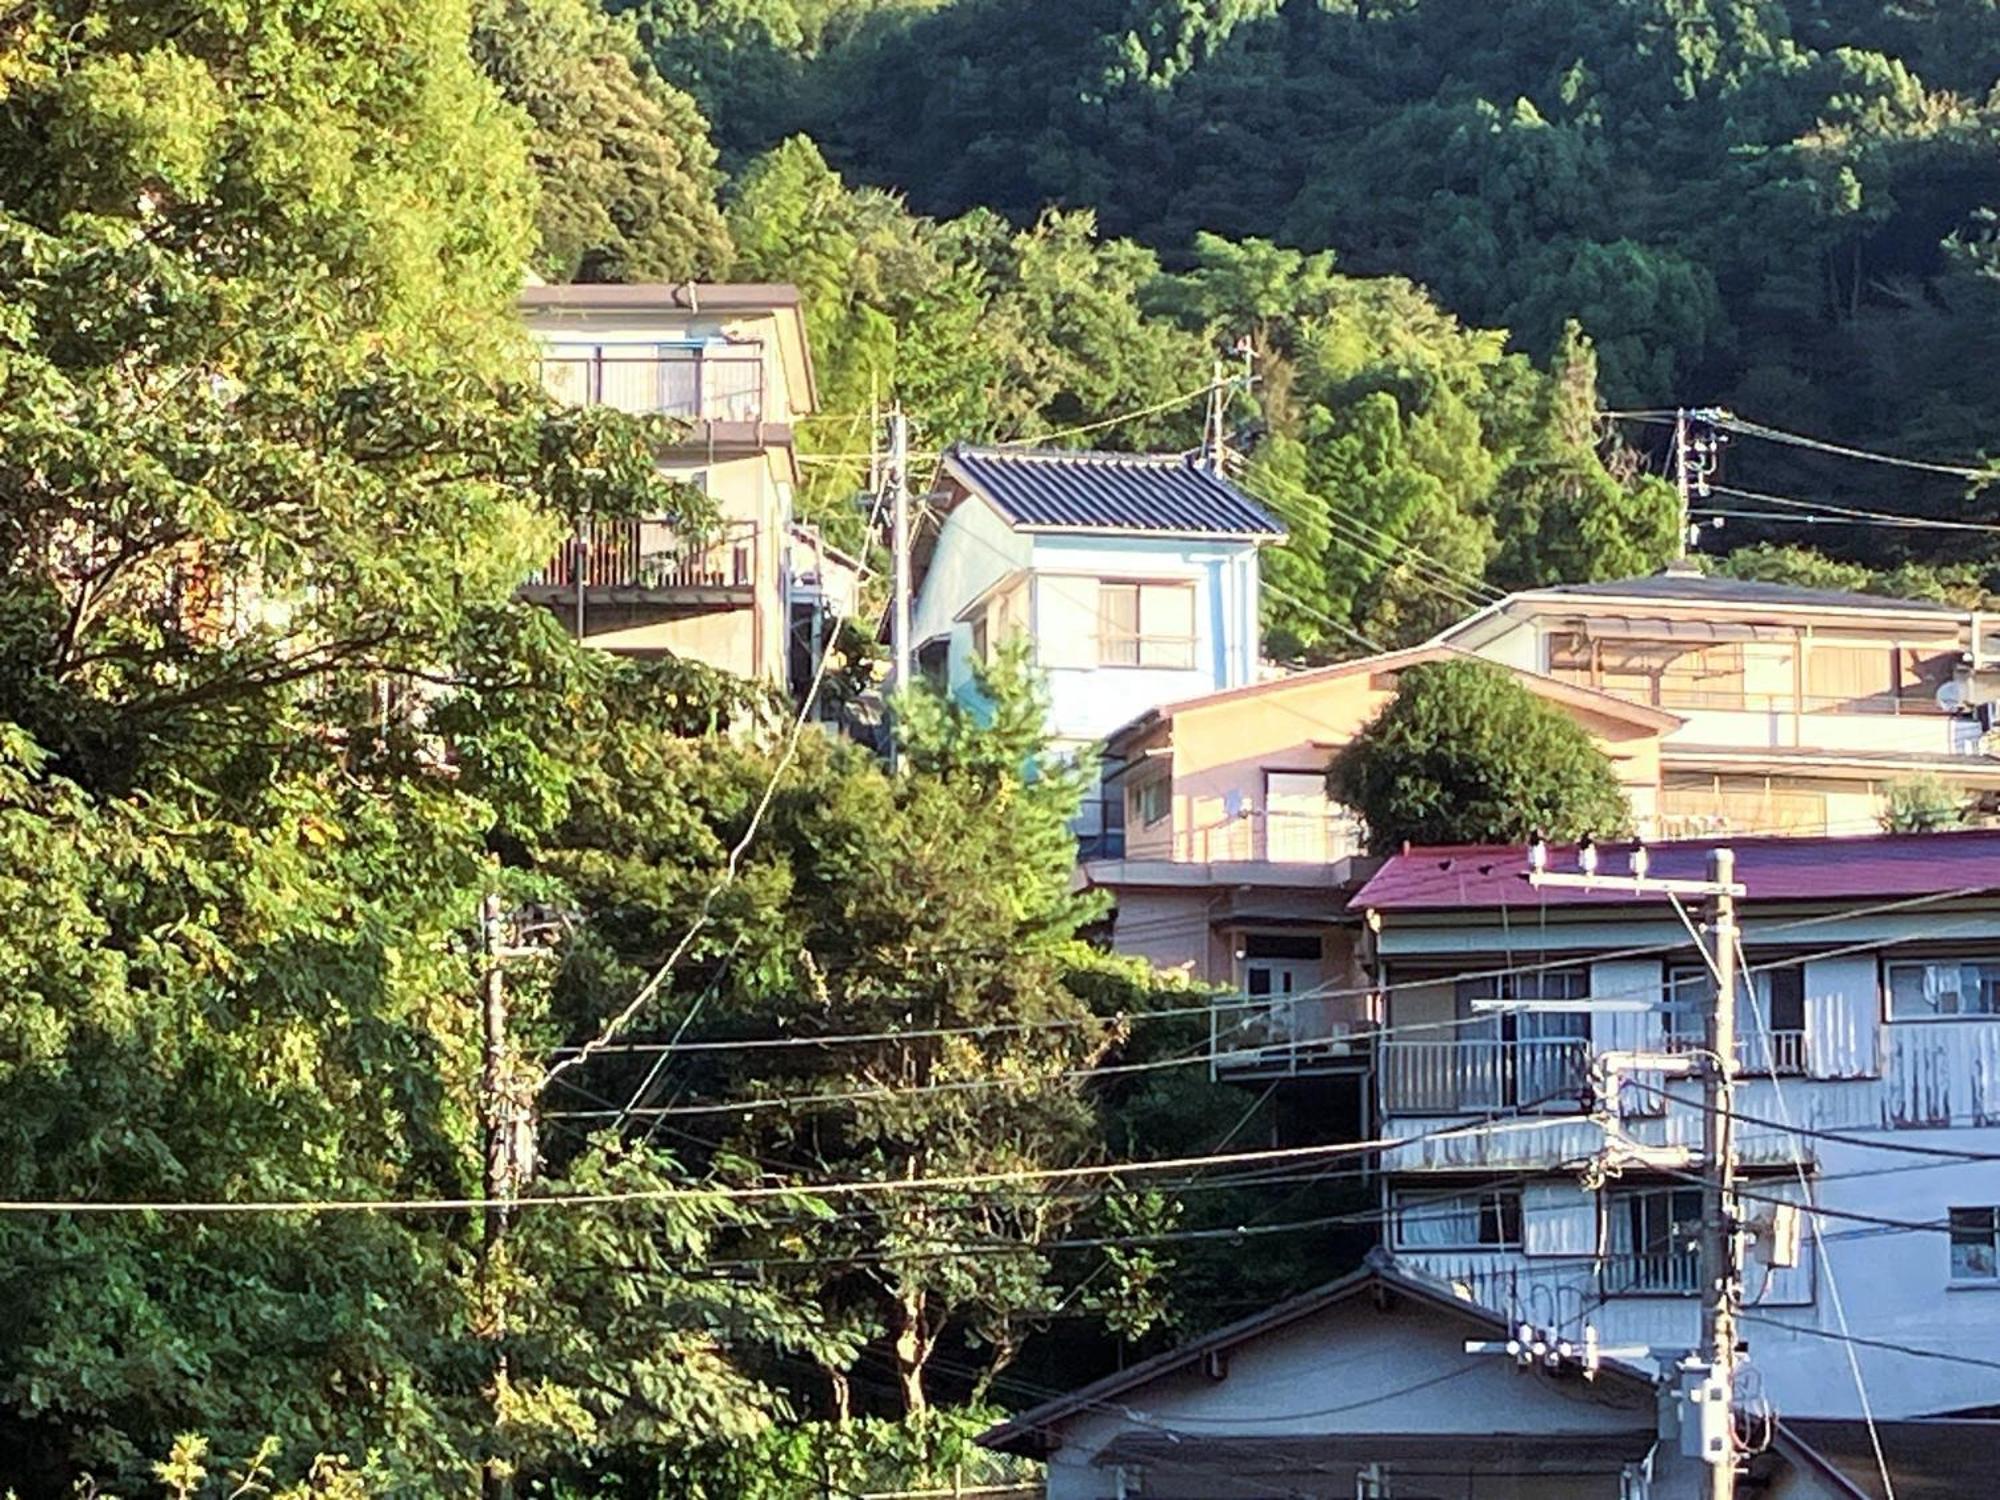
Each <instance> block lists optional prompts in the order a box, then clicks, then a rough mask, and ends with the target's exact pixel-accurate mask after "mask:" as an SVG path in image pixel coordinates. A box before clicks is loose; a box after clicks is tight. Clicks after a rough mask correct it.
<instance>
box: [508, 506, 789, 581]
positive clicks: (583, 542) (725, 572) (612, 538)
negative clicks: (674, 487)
mask: <svg viewBox="0 0 2000 1500" xmlns="http://www.w3.org/2000/svg"><path fill="white" fill-rule="evenodd" d="M756 541H757V528H756V525H755V523H753V522H749V521H738V522H731V523H730V524H729V525H727V526H725V527H724V528H723V529H722V530H721V531H720V532H719V533H717V534H714V535H711V536H704V537H688V536H686V535H684V534H682V533H681V532H679V531H677V530H676V529H675V528H674V526H673V524H672V523H671V522H667V521H649V520H597V521H592V522H590V523H589V525H588V527H587V528H586V529H585V530H584V532H583V534H582V535H580V536H573V537H571V538H569V539H568V540H567V541H565V542H564V543H563V544H562V546H561V547H559V548H558V549H557V551H556V555H555V556H554V557H553V558H551V559H550V560H549V563H548V566H547V567H545V568H542V569H541V570H540V571H539V572H537V573H535V574H534V575H533V576H531V577H530V578H529V579H528V586H529V587H530V588H543V589H574V588H576V587H577V585H578V584H579V583H580V584H581V585H582V586H583V587H584V588H585V589H602V590H607V591H609V590H625V591H637V592H641V593H676V592H717V591H737V590H743V591H747V590H749V589H751V588H753V587H754V586H755V584H756Z"/></svg>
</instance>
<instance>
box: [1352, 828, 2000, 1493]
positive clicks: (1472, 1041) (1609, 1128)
mask: <svg viewBox="0 0 2000 1500" xmlns="http://www.w3.org/2000/svg"><path fill="white" fill-rule="evenodd" d="M1714 846H1715V844H1714V841H1699V842H1692V843H1677V844H1663V845H1655V846H1653V847H1652V849H1651V850H1650V866H1651V872H1652V873H1653V874H1654V875H1656V876H1661V877H1666V878H1701V877H1702V876H1703V875H1704V874H1705V872H1706V864H1707V857H1708V853H1709V851H1710V849H1711V848H1713V847H1714ZM1730 847H1732V848H1733V849H1734V850H1735V855H1736V867H1735V868H1736V879H1737V880H1738V881H1739V882H1740V883H1741V884H1742V885H1743V886H1744V887H1745V888H1746V890H1747V896H1746V897H1745V898H1744V899H1743V900H1742V901H1741V902H1740V903H1739V907H1738V919H1739V921H1740V923H1741V933H1742V945H1743V953H1744V955H1745V960H1744V961H1745V965H1746V970H1745V973H1746V979H1745V982H1744V985H1743V989H1742V992H1741V994H1740V995H1739V996H1738V999H1737V1007H1736V1009H1737V1022H1736V1024H1737V1029H1738V1035H1739V1037H1740V1048H1739V1056H1738V1058H1737V1060H1736V1061H1737V1067H1738V1070H1739V1076H1738V1082H1737V1084H1736V1089H1735V1103H1734V1106H1733V1108H1734V1112H1735V1114H1736V1123H1735V1127H1734V1133H1735V1142H1736V1148H1737V1152H1738V1154H1739V1157H1740V1159H1741V1160H1742V1162H1743V1164H1744V1165H1743V1173H1744V1179H1743V1183H1742V1187H1741V1196H1742V1202H1743V1204H1744V1206H1745V1212H1744V1214H1743V1216H1742V1217H1743V1218H1744V1219H1745V1220H1746V1221H1747V1222H1746V1225H1745V1228H1746V1231H1747V1233H1748V1235H1749V1246H1750V1248H1749V1252H1748V1266H1749V1273H1748V1276H1747V1278H1746V1281H1745V1285H1744V1298H1745V1302H1746V1311H1745V1314H1744V1319H1743V1325H1742V1330H1743V1338H1744V1340H1745V1341H1746V1343H1747V1345H1748V1360H1749V1368H1750V1370H1751V1371H1753V1372H1754V1374H1753V1375H1752V1376H1751V1377H1750V1378H1751V1380H1752V1381H1753V1382H1754V1388H1755V1389H1756V1390H1758V1391H1760V1392H1761V1393H1762V1394H1763V1395H1764V1396H1765V1397H1767V1398H1768V1399H1769V1401H1770V1402H1771V1404H1772V1405H1773V1406H1774V1407H1775V1409H1776V1411H1777V1413H1778V1414H1779V1416H1780V1417H1782V1418H1785V1419H1788V1420H1789V1419H1793V1418H1799V1419H1804V1418H1817V1419H1825V1420H1828V1421H1833V1422H1840V1421H1852V1420H1854V1419H1857V1418H1859V1417H1861V1416H1862V1415H1863V1410H1862V1403H1861V1397H1860V1394H1859V1391H1860V1389H1862V1388H1864V1387H1865V1389H1866V1391H1867V1392H1868V1397H1869V1400H1870V1401H1871V1402H1872V1406H1873V1411H1874V1415H1875V1416H1876V1417H1878V1418H1895V1419H1899V1420H1905V1421H1922V1422H1928V1423H1933V1424H1936V1423H1940V1422H1945V1421H1948V1420H1951V1419H1953V1418H1954V1416H1956V1417H1963V1416H1964V1415H1965V1414H1967V1413H1974V1414H1977V1413H1991V1412H1993V1411H1995V1410H2000V1362H1996V1361H1995V1360H1994V1359H1993V1352H1994V1350H1995V1349H2000V1295H1996V1294H2000V1166H1996V1163H2000V832H1992V831H1968V832H1958V833H1936V834H1924V835H1877V836H1874V837H1862V838H1844V839H1827V838H1764V839H1741V840H1732V841H1730ZM1626 858H1627V851H1626V850H1623V849H1618V848H1606V849H1603V850H1602V851H1601V862H1602V863H1601V867H1602V868H1603V869H1605V870H1607V871H1608V870H1623V869H1624V868H1625V867H1626V866H1625V861H1626ZM1549 864H1550V867H1551V868H1555V869H1563V868H1574V867H1575V864H1574V854H1573V852H1568V851H1560V850H1552V851H1550V855H1549ZM1526 872H1527V855H1526V851H1524V850H1522V849H1518V848H1478V847H1472V848H1436V849H1413V850H1410V851H1408V852H1407V853H1403V854H1399V855H1396V856H1394V857H1392V858H1390V859H1389V860H1388V861H1387V862H1386V863H1385V864H1384V865H1383V866H1382V868H1381V869H1380V870H1379V871H1377V872H1376V874H1375V875H1374V876H1373V877H1372V878H1371V879H1370V880H1369V881H1368V883H1367V884H1366V885H1365V886H1363V887H1362V889H1361V891H1360V892H1359V893H1358V894H1357V895H1356V896H1355V897H1354V898H1353V901H1352V903H1351V909H1352V910H1353V911H1354V912H1355V913H1357V914H1358V915H1359V916H1360V917H1361V919H1362V927H1363V930H1364V931H1365V932H1366V933H1367V935H1368V951H1367V961H1368V966H1369V968H1370V970H1371V971H1372V973H1373V974H1374V977H1375V981H1376V987H1377V989H1378V991H1379V993H1380V994H1381V996H1382V1003H1383V1010H1382V1020H1383V1022H1384V1024H1385V1028H1386V1030H1385V1033H1384V1035H1383V1039H1382V1040H1381V1041H1380V1042H1379V1043H1378V1045H1377V1046H1376V1048H1375V1052H1374V1059H1373V1068H1374V1071H1373V1078H1372V1082H1373V1093H1374V1097H1375V1099H1376V1101H1377V1110H1378V1116H1379V1117H1378V1119H1377V1121H1376V1130H1375V1132H1374V1133H1375V1134H1376V1135H1378V1136H1379V1137H1381V1138H1384V1139H1388V1140H1396V1141H1407V1142H1408V1144H1407V1145H1401V1146H1393V1147H1388V1148H1385V1149H1384V1150H1383V1152H1382V1153H1381V1156H1380V1158H1379V1165H1380V1172H1381V1179H1382V1191H1383V1209H1384V1212H1385V1214H1386V1216H1387V1239H1388V1244H1389V1247H1390V1248H1391V1250H1392V1251H1393V1252H1394V1253H1395V1255H1396V1256H1397V1257H1398V1258H1399V1260H1400V1261H1402V1262H1403V1263H1404V1264H1406V1265H1409V1266H1412V1267H1414V1268H1416V1269H1418V1270H1421V1271H1423V1272H1425V1273H1426V1274H1428V1275H1432V1276H1436V1277H1440V1278H1443V1279H1445V1280H1447V1281H1450V1282H1451V1283H1453V1284H1455V1285H1458V1286H1461V1287H1463V1288H1465V1289H1466V1290H1467V1291H1468V1292H1469V1294H1470V1295H1471V1296H1472V1297H1473V1298H1474V1299H1475V1300H1477V1301H1478V1302H1479V1303H1481V1304H1482V1305H1484V1306H1486V1307H1490V1308H1492V1309H1494V1310H1495V1311H1497V1312H1498V1313H1499V1314H1501V1315H1502V1316H1503V1317H1506V1318H1509V1319H1512V1318H1514V1317H1517V1316H1518V1317H1524V1318H1530V1319H1533V1320H1534V1321H1536V1322H1538V1323H1550V1322H1554V1323H1556V1324H1558V1325H1560V1326H1561V1327H1562V1329H1563V1330H1564V1331H1565V1332H1578V1333H1580V1331H1581V1327H1582V1325H1583V1323H1584V1322H1585V1321H1589V1322H1591V1323H1592V1324H1593V1325H1594V1326H1595V1328H1596V1329H1597V1331H1598V1332H1599V1333H1600V1334H1601V1335H1602V1337H1603V1339H1604V1340H1605V1341H1606V1342H1607V1343H1608V1344H1613V1345H1620V1344H1637V1345H1649V1346H1652V1347H1654V1348H1658V1349H1667V1350H1674V1349H1687V1348H1691V1347H1693V1346H1694V1344H1695V1342H1696V1337H1697V1328H1698V1323H1699V1310H1698V1296H1697V1293H1698V1291H1699V1289H1700V1287H1699V1278H1698V1276H1697V1272H1696V1256H1695V1253H1694V1251H1693V1249H1692V1248H1691V1246H1692V1241H1693V1239H1694V1236H1695V1227H1696V1225H1697V1224H1698V1223H1699V1219H1700V1201H1699V1200H1700V1193H1699V1190H1698V1189H1697V1188H1696V1187H1695V1186H1694V1184H1693V1182H1692V1181H1691V1180H1690V1177H1689V1175H1688V1172H1687V1167H1688V1163H1689V1160H1690V1159H1691V1158H1690V1153H1692V1152H1693V1151H1695V1150H1697V1149H1699V1147H1700V1145H1701V1140H1702V1127H1703V1123H1704V1119H1703V1114H1702V1108H1701V1094H1700V1084H1699V1081H1698V1080H1695V1079H1687V1078H1672V1079H1670V1078H1663V1077H1662V1076H1661V1075H1659V1074H1657V1073H1655V1074H1651V1075H1646V1074H1640V1075H1637V1076H1636V1077H1633V1078H1632V1079H1631V1080H1630V1081H1627V1082H1624V1083H1623V1084H1622V1085H1621V1086H1620V1087H1619V1088H1618V1089H1617V1090H1616V1091H1615V1093H1613V1094H1611V1095H1609V1096H1608V1097H1607V1095H1606V1094H1605V1093H1604V1092H1602V1090H1601V1087H1600V1084H1601V1078H1600V1076H1599V1074H1598V1073H1597V1071H1596V1070H1595V1069H1594V1067H1593V1063H1594V1061H1595V1060H1596V1059H1598V1058H1599V1057H1601V1056H1602V1055H1603V1054H1604V1053H1606V1052H1608V1051H1621V1052H1623V1051H1633V1050H1637V1051H1641V1052H1648V1053H1660V1052H1667V1053H1672V1052H1678V1051H1688V1050H1698V1049H1699V1048H1700V1047H1701V1046H1702V1040H1703V1025H1704V1022H1703V1012H1704V1010H1705V1008H1706V1006H1707V1004H1708V997H1709V996H1710V995H1711V994H1712V990H1711V989H1710V985H1711V983H1712V981H1711V979H1710V976H1709V972H1708V970H1707V969H1706V967H1705V966H1704V965H1703V962H1702V959H1701V956H1700V953H1699V950H1698V949H1697V948H1696V946H1695V944H1694V939H1693V937H1692V936H1691V934H1690V931H1689V929H1688V928H1687V927H1685V926H1684V925H1683V924H1682V922H1681V921H1680V919H1679V918H1678V917H1677V916H1676V914H1675V912H1674V910H1673V909H1672V908H1671V906H1670V905H1669V904H1668V903H1666V902H1665V901H1663V900H1661V899H1659V898H1657V897H1654V898H1639V897H1635V896H1631V895H1621V894H1616V893H1613V892H1610V891H1605V890H1586V889H1567V888H1547V887H1541V888H1537V887H1531V886H1530V885H1529V884H1528V882H1527V880H1526V878H1525V876H1526ZM1483 1122H1492V1123H1495V1124H1496V1126H1497V1128H1494V1129H1491V1130H1474V1131H1472V1132H1471V1133H1466V1134H1459V1135H1451V1134H1449V1132H1451V1131H1452V1130H1453V1128H1454V1127H1457V1126H1461V1125H1464V1126H1478V1125H1480V1124H1481V1123H1483ZM1440 1132H1446V1133H1447V1134H1446V1135H1444V1136H1443V1137H1440V1134H1439V1133H1440ZM1614 1144H1615V1145H1616V1147H1617V1150H1616V1151H1615V1152H1614V1153H1613V1155H1612V1156H1611V1157H1609V1158H1604V1159H1603V1160H1604V1161H1606V1162H1608V1163H1609V1165H1608V1166H1606V1167H1604V1169H1603V1170H1600V1171H1598V1172H1596V1173H1595V1174H1594V1178H1593V1179H1592V1180H1595V1179H1601V1182H1600V1183H1599V1185H1597V1186H1594V1187H1593V1186H1592V1185H1591V1181H1590V1180H1586V1175H1585V1168H1586V1166H1587V1165H1588V1164H1590V1163H1592V1162H1593V1160H1594V1159H1597V1158H1598V1157H1599V1153H1600V1152H1602V1151H1603V1150H1604V1149H1605V1148H1606V1147H1607V1145H1614ZM1676 1163H1679V1165H1678V1166H1677V1165H1676ZM1801 1222H1803V1225H1804V1233H1803V1234H1800V1233H1797V1232H1796V1229H1797V1226H1799V1225H1800V1224H1801ZM1815 1231H1816V1232H1815ZM1850 1355H1852V1356H1854V1357H1855V1358H1856V1359H1858V1361H1859V1365H1860V1370H1861V1380H1860V1382H1859V1383H1857V1381H1856V1379H1855V1377H1854V1375H1853V1373H1852V1372H1851V1370H1850V1368H1849V1356H1850ZM1988 1425H1989V1426H1991V1425H1992V1424H1988ZM1996 1430H2000V1429H1996ZM1940 1493H1943V1492H1942V1491H1940ZM1952 1493H1963V1492H1962V1491H1952Z"/></svg>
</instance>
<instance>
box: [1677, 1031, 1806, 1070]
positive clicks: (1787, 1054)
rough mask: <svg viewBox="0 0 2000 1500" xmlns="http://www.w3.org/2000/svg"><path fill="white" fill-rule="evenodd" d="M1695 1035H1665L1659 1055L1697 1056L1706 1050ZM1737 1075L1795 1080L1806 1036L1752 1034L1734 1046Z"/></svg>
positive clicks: (1802, 1062) (1796, 1033) (1795, 1033)
mask: <svg viewBox="0 0 2000 1500" xmlns="http://www.w3.org/2000/svg"><path fill="white" fill-rule="evenodd" d="M1706 1045H1707V1044H1706V1042H1705V1040H1704V1039H1703V1037H1702V1035H1701V1033H1699V1032H1669V1033H1668V1034H1667V1035H1666V1037H1665V1038H1664V1039H1663V1040H1662V1042H1661V1045H1660V1050H1661V1051H1663V1052H1675V1053H1685V1052H1699V1051H1701V1050H1702V1049H1703V1047H1704V1046H1706ZM1736 1067H1737V1070H1738V1071H1739V1072H1743V1073H1754V1074H1757V1075H1759V1076H1760V1077H1766V1078H1768V1077H1771V1076H1773V1075H1776V1076H1778V1077H1780V1078H1799V1077H1803V1076H1804V1075H1805V1071H1806V1034H1805V1033H1804V1032H1803V1031H1797V1030H1789V1031H1772V1032H1769V1033H1766V1032H1764V1031H1761V1030H1759V1031H1755V1032H1752V1033H1751V1034H1750V1035H1749V1036H1744V1037H1740V1038H1739V1039H1738V1040H1737V1043H1736Z"/></svg>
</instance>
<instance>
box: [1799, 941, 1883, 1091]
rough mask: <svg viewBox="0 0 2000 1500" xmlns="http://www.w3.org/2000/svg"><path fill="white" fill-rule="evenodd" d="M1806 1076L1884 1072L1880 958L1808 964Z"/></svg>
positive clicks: (1865, 956)
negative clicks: (1878, 967) (1878, 966)
mask: <svg viewBox="0 0 2000 1500" xmlns="http://www.w3.org/2000/svg"><path fill="white" fill-rule="evenodd" d="M1805 990H1806V1072H1807V1074H1808V1075H1809V1076H1810V1077H1813V1078H1873V1077H1875V1076H1876V1075H1877V1074H1878V1073H1879V1072H1881V1068H1882V1060H1881V1056H1880V1046H1879V1037H1880V1032H1881V1024H1880V1017H1881V1013H1882V999H1881V991H1880V988H1879V982H1878V980H1877V978H1876V969H1875V956H1874V955H1873V954H1869V953H1861V954H1853V955H1850V956H1848V957H1844V958H1823V959H1818V960H1815V961H1813V962H1810V963H1808V964H1807V965H1806V981H1805Z"/></svg>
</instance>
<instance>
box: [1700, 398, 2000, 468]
mask: <svg viewBox="0 0 2000 1500" xmlns="http://www.w3.org/2000/svg"><path fill="white" fill-rule="evenodd" d="M1708 421H1709V423H1710V425H1712V426H1715V427H1719V428H1721V429H1723V430H1724V431H1726V432H1734V433H1738V434H1740V435H1741V436H1743V437H1750V438H1760V439H1762V440H1763V441H1765V442H1767V443H1781V444H1784V445H1786V446H1788V447H1793V448H1807V449H1811V450H1812V451H1814V452H1817V453H1827V454H1832V455H1833V456H1834V457H1837V458H1852V459H1859V460H1860V461H1862V462H1864V463H1873V464H1890V465H1893V466H1895V467H1897V468H1902V469H1916V470H1919V471H1921V472H1924V473H1928V474H1943V475H1947V476H1949V477H1950V478H1953V479H1970V480H1974V481H1976V482H1978V483H1981V484H1985V483H1988V482H1990V481H1991V480H1993V479H1994V478H1996V477H2000V476H1996V474H1995V472H1994V470H1992V469H1990V468H1975V467H1973V466H1972V465H1969V464H1944V463H1932V462H1930V461H1929V460H1927V459H1920V458H1904V457H1902V456H1901V455H1900V454H1894V453H1878V452H1875V451H1874V450H1872V449H1869V448H1851V447H1847V446H1845V445H1843V444H1840V443H1829V442H1826V441H1824V440H1823V439H1820V438H1815V437H1807V436H1805V435H1804V434H1803V433H1797V432H1787V431H1785V430H1784V429H1783V428H1781V427H1770V426H1767V425H1765V424H1764V423H1761V422H1748V421H1745V420H1744V419H1743V418H1741V417H1738V416H1735V415H1733V414H1732V413H1730V412H1711V413H1709V414H1708Z"/></svg>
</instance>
